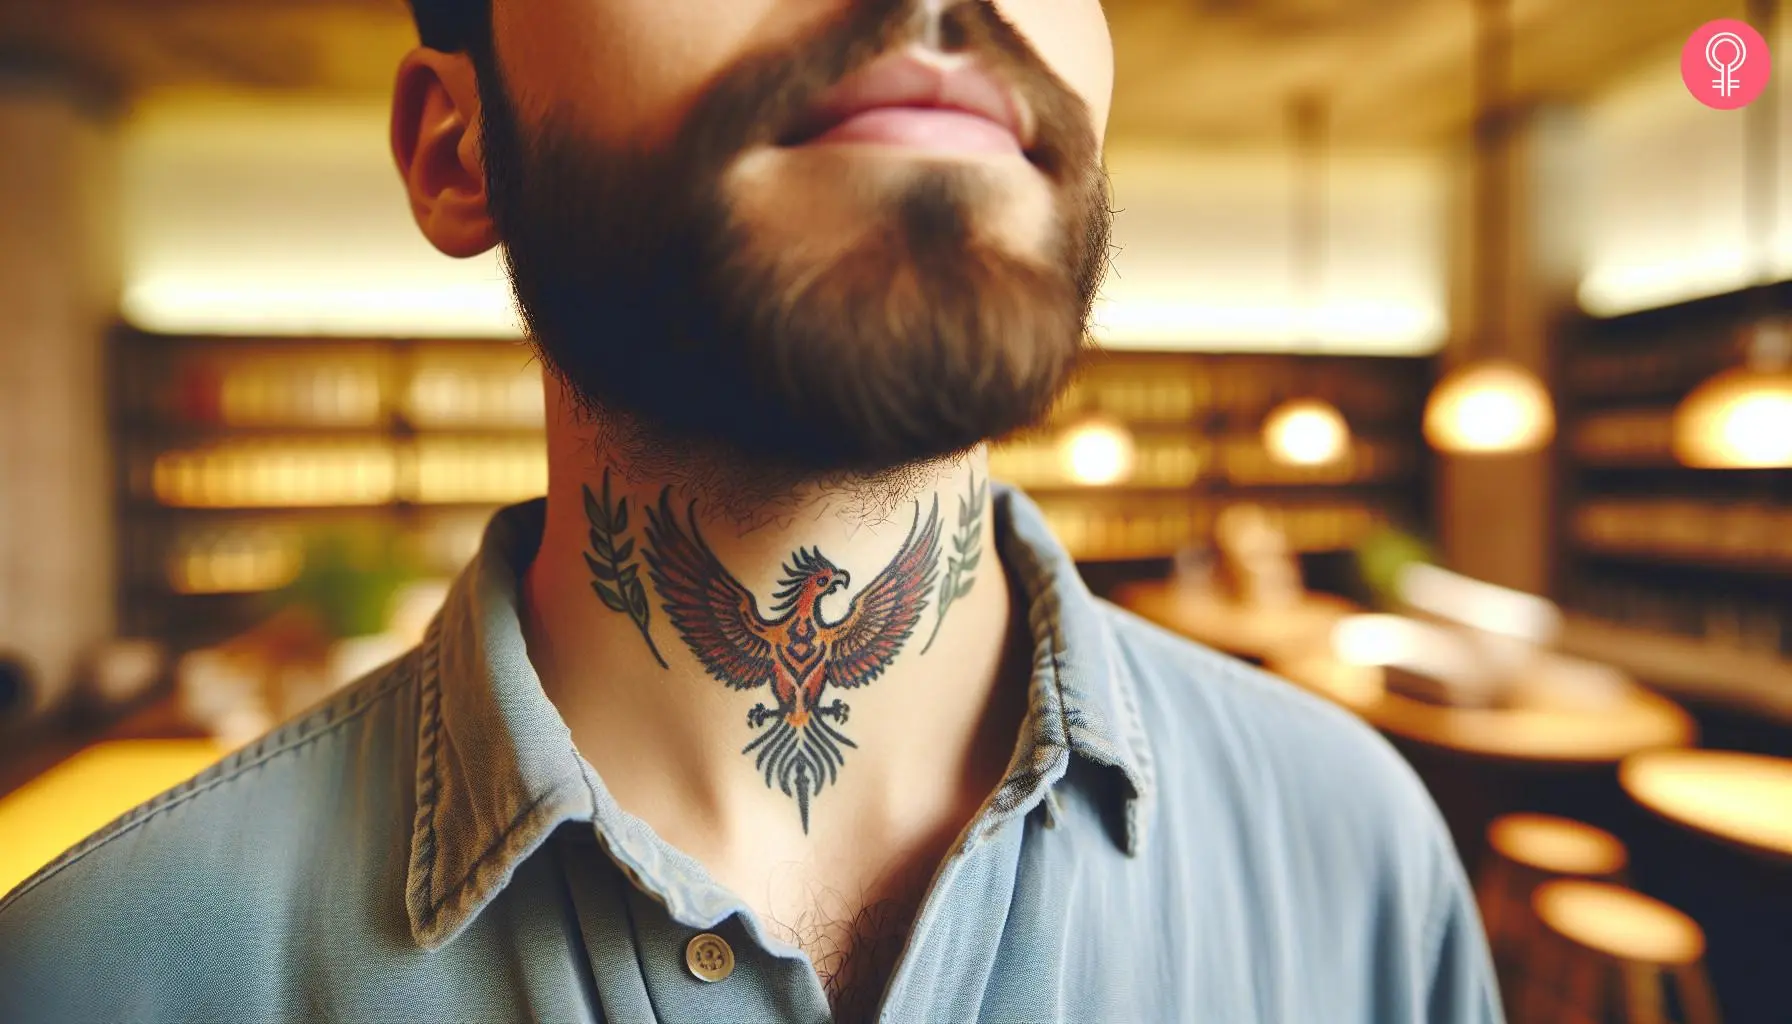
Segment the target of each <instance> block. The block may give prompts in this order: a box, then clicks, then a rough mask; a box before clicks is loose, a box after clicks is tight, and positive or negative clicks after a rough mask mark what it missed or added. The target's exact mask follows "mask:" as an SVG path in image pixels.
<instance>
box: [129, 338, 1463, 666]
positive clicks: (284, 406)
mask: <svg viewBox="0 0 1792 1024" xmlns="http://www.w3.org/2000/svg"><path fill="white" fill-rule="evenodd" d="M112 366H113V368H114V374H115V376H114V380H113V402H112V423H113V433H114V437H115V442H116V449H115V450H116V451H117V453H118V462H117V496H118V511H119V545H118V550H119V556H118V557H119V560H120V579H121V587H122V593H121V610H122V616H121V619H122V621H121V628H122V629H124V630H125V631H127V632H129V633H132V634H137V635H152V636H158V637H163V638H166V639H169V640H171V641H173V642H174V643H175V644H176V645H177V646H180V645H186V644H202V643H209V642H213V641H215V640H217V639H221V638H223V637H225V636H229V635H232V634H234V633H236V632H239V631H241V630H243V629H246V628H248V627H249V626H251V625H253V624H254V623H255V622H256V621H257V620H258V618H259V617H260V616H262V615H265V614H266V613H267V610H268V609H267V602H266V597H267V595H268V593H269V592H270V591H273V590H276V589H278V588H279V587H281V586H283V585H284V584H285V583H287V582H288V581H289V580H291V579H292V578H293V576H294V575H295V574H296V573H297V572H299V570H300V568H301V566H303V565H304V564H305V562H306V555H307V550H308V547H310V546H311V545H314V544H316V543H317V542H318V538H319V537H327V536H337V537H340V536H344V535H347V536H354V537H359V538H362V539H363V540H364V541H366V542H367V543H368V544H369V545H371V546H372V547H373V548H376V549H379V550H382V551H385V552H388V553H390V555H391V557H392V559H393V560H394V561H402V562H403V563H404V564H405V565H407V566H409V567H411V568H412V569H413V570H414V571H418V572H425V573H431V574H439V575H443V576H446V575H450V574H452V573H453V572H455V571H456V570H457V569H458V568H459V567H460V566H461V565H462V564H464V562H465V560H466V559H467V558H468V557H470V556H471V554H472V553H473V551H474V550H475V548H476V546H477V543H478V540H479V536H480V533H481V530H482V529H483V527H484V524H485V522H486V520H487V518H488V517H489V516H490V514H491V512H492V511H493V510H494V509H495V508H496V507H498V506H500V505H502V504H505V503H508V502H512V501H518V500H523V499H526V498H529V497H533V496H535V495H538V494H540V493H542V492H543V491H544V490H545V486H546V475H547V467H546V456H545V447H544V444H543V438H542V408H541V392H540V384H539V377H538V374H537V373H536V372H535V371H534V369H533V366H532V359H531V354H530V352H529V350H528V349H527V348H526V347H524V346H522V345H519V344H517V343H515V342H496V341H494V342H478V341H465V342H433V341H432V342H412V341H404V340H394V339H343V340H334V339H331V340H304V339H294V340H286V339H281V340H268V339H254V338H205V339H189V338H172V337H161V336H153V335H146V334H142V333H138V332H135V331H128V330H121V331H120V332H119V333H118V334H117V336H116V338H115V343H114V358H113V360H112ZM1428 381H1429V367H1428V365H1427V363H1426V362H1425V361H1423V360H1413V359H1361V358H1323V359H1320V358H1296V357H1268V356H1225V355H1199V356H1196V355H1183V354H1174V355H1170V354H1165V355H1156V354H1152V355H1142V354H1109V355H1104V356H1102V357H1100V358H1098V359H1096V360H1095V361H1094V362H1093V363H1092V365H1091V366H1090V367H1089V368H1088V369H1087V371H1086V373H1085V374H1084V376H1083V377H1082V378H1081V379H1080V381H1079V382H1078V384H1077V385H1076V386H1075V388H1074V389H1073V390H1072V391H1071V392H1070V393H1069V395H1068V396H1067V397H1066V399H1065V400H1064V402H1063V403H1062V404H1061V406H1060V408H1059V409H1058V410H1057V412H1056V414H1055V416H1054V418H1053V420H1052V422H1051V423H1050V424H1048V425H1046V426H1045V427H1043V428H1042V429H1040V430H1038V431H1036V432H1034V433H1032V434H1031V435H1029V436H1025V437H1020V438H1016V439H1013V440H1012V441H1010V442H1008V443H1006V444H1003V445H1001V446H999V447H998V448H997V450H996V452H995V454H994V456H993V462H994V472H995V475H996V476H997V477H998V478H999V479H1004V480H1008V481H1010V482H1013V483H1015V484H1018V485H1020V486H1022V487H1025V488H1026V489H1028V490H1029V492H1031V493H1032V494H1033V495H1034V496H1035V498H1036V499H1037V500H1038V501H1039V503H1040V505H1041V506H1042V507H1043V508H1044V509H1045V511H1046V513H1047V515H1048V516H1050V517H1051V519H1052V521H1053V523H1054V525H1055V526H1056V528H1057V530H1058V532H1059V536H1060V537H1062V538H1063V539H1064V541H1065V542H1066V543H1067V545H1068V546H1069V547H1070V548H1071V550H1072V551H1073V552H1074V553H1075V554H1076V555H1077V556H1078V557H1079V558H1080V559H1083V560H1086V561H1088V562H1091V563H1097V562H1108V563H1112V562H1120V561H1137V560H1161V559H1165V558H1168V557H1169V556H1171V555H1172V554H1174V553H1175V552H1176V551H1177V550H1178V549H1180V548H1181V547H1183V546H1185V545H1187V544H1189V543H1191V542H1198V541H1200V540H1202V539H1203V538H1205V537H1206V536H1207V534H1208V533H1209V531H1210V530H1211V526H1212V522H1213V519H1214V517H1215V516H1216V515H1217V514H1218V513H1219V511H1220V510H1222V509H1224V508H1225V507H1226V506H1228V505H1231V504H1235V503H1239V502H1246V501H1248V502H1254V503H1257V504H1260V505H1263V506H1264V507H1266V508H1268V509H1270V510H1271V512H1272V514H1273V515H1274V516H1276V517H1277V518H1278V519H1280V520H1281V521H1282V523H1283V524H1284V526H1285V527H1286V528H1287V530H1288V532H1289V534H1290V538H1291V540H1292V542H1293V543H1294V545H1295V546H1296V547H1297V548H1299V549H1301V550H1303V551H1310V552H1322V551H1334V550H1341V549H1343V548H1346V547H1348V546H1350V545H1352V544H1354V543H1355V542H1356V541H1357V540H1358V539H1360V537H1361V536H1362V535H1363V534H1364V533H1365V532H1366V531H1368V530H1370V529H1373V528H1374V527H1375V526H1376V525H1377V524H1379V523H1384V522H1390V521H1392V522H1400V523H1403V524H1414V523H1423V522H1424V521H1425V506H1424V499H1425V496H1426V493H1427V491H1428V487H1427V486H1426V484H1425V480H1426V478H1427V475H1428V474H1427V461H1426V457H1425V451H1424V448H1423V445H1422V443H1421V442H1420V441H1419V433H1418V421H1419V415H1420V408H1419V403H1420V402H1421V401H1422V399H1423V395H1424V393H1425V387H1426V384H1427V383H1428ZM1297 395H1316V396H1318V397H1323V398H1326V399H1328V400H1330V401H1331V402H1333V403H1334V404H1335V405H1337V406H1338V407H1339V408H1340V409H1341V410H1342V411H1343V412H1344V414H1345V415H1346V417H1347V418H1348V419H1349V421H1350V424H1351V427H1352V430H1353V432H1354V436H1355V443H1354V448H1353V451H1352V452H1351V454H1350V456H1349V457H1348V458H1347V459H1345V460H1343V461H1342V462H1341V463H1339V464H1338V465H1336V466H1332V467H1327V468H1320V469H1290V468H1286V467H1282V466H1279V465H1277V464H1276V463H1275V462H1274V461H1272V460H1271V459H1270V458H1269V456H1268V454H1267V453H1266V452H1265V451H1264V449H1263V446H1262V443H1261V441H1260V440H1259V433H1260V430H1261V424H1262V421H1263V419H1264V417H1265V415H1266V414H1267V413H1268V412H1269V411H1270V409H1272V408H1273V407H1274V406H1275V405H1277V404H1279V403H1280V402H1281V401H1282V400H1284V399H1286V398H1289V397H1294V396H1297ZM1092 412H1099V413H1101V414H1103V415H1104V416H1106V417H1109V418H1111V419H1113V420H1117V421H1119V422H1122V423H1124V424H1126V425H1127V427H1128V428H1129V430H1131V431H1132V432H1133V433H1134V434H1135V436H1136V437H1137V439H1138V447H1139V461H1138V469H1137V472H1136V473H1135V475H1134V476H1133V477H1132V478H1131V479H1130V480H1128V481H1127V482H1126V483H1125V484H1124V485H1122V486H1115V487H1082V486H1077V485H1075V484H1072V483H1070V482H1069V481H1068V480H1067V479H1066V478H1065V476H1064V474H1063V472H1062V470H1061V468H1060V465H1059V459H1058V454H1057V448H1056V438H1057V436H1058V432H1059V431H1060V430H1061V429H1063V428H1064V427H1065V426H1067V425H1068V424H1071V423H1074V422H1076V421H1077V420H1078V419H1079V418H1081V417H1084V416H1086V415H1088V414H1090V413H1092Z"/></svg>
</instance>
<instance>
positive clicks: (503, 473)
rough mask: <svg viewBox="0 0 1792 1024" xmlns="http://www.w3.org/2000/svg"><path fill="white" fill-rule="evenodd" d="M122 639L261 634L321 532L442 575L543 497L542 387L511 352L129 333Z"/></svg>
mask: <svg viewBox="0 0 1792 1024" xmlns="http://www.w3.org/2000/svg"><path fill="white" fill-rule="evenodd" d="M111 365H112V368H113V369H112V373H113V378H112V387H111V394H112V410H111V415H112V431H113V436H114V439H115V449H114V450H115V451H116V452H117V453H118V460H117V488H118V508H119V529H120V545H119V559H120V562H119V569H120V573H119V578H120V585H121V590H122V593H121V602H120V612H121V614H120V618H121V622H120V626H121V628H123V629H124V630H126V631H127V632H129V633H131V634H134V635H149V636H157V637H162V638H165V639H168V640H170V641H172V642H173V643H175V644H176V645H177V646H186V645H189V644H205V643H212V642H216V641H217V640H219V639H221V638H223V637H225V636H230V635H233V634H234V633H236V632H238V631H241V630H243V629H247V628H249V627H250V626H253V625H254V624H255V622H256V621H257V619H258V618H259V617H261V616H263V615H265V614H267V611H268V608H267V597H268V595H270V594H271V593H273V592H277V591H279V590H280V589H281V588H283V587H286V586H287V585H289V584H291V583H293V581H294V580H295V579H296V578H297V577H298V576H299V574H300V572H301V570H302V569H303V567H304V565H305V560H306V554H307V550H308V549H310V548H314V547H315V546H316V545H317V544H318V543H319V542H320V541H319V538H343V537H348V538H354V539H356V541H357V542H358V546H359V547H360V548H362V549H364V550H370V551H373V552H375V553H376V554H375V556H374V558H375V560H376V561H379V562H381V563H383V564H384V565H385V566H386V567H387V568H390V567H391V566H394V565H402V566H404V567H405V570H406V571H408V572H410V573H413V574H415V575H420V576H449V575H452V574H453V573H455V572H456V571H458V569H459V568H460V566H461V565H463V564H465V562H466V560H467V559H468V558H470V557H471V556H472V554H473V552H474V550H475V549H476V548H477V545H478V542H479V537H480V535H481V532H482V530H483V528H484V525H485V522H486V519H487V518H488V517H489V516H490V514H491V512H492V511H493V510H494V509H496V508H497V507H499V506H501V505H503V504H506V503H509V502H514V501H520V500H524V499H527V498H530V497H534V496H537V495H540V494H542V493H544V492H545V491H546V488H547V455H546V449H545V445H544V442H543V414H544V413H543V406H542V394H541V380H540V375H539V373H538V372H536V369H535V366H534V364H533V355H532V353H531V352H530V351H529V349H528V348H527V347H526V346H523V345H521V344H519V343H517V342H514V341H489V342H486V341H436V340H431V341H426V342H424V341H415V342H414V341H405V340H399V339H328V340H303V339H290V340H289V339H255V338H178V337H167V336H159V335H151V334H145V333H141V332H138V331H135V330H130V329H120V330H119V331H118V332H116V333H115V335H114V339H113V359H112V362H111Z"/></svg>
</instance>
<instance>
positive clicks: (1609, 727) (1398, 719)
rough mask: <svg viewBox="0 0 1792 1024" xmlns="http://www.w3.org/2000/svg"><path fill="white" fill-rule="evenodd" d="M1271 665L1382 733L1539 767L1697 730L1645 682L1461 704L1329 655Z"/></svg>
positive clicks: (1595, 760) (1613, 757)
mask: <svg viewBox="0 0 1792 1024" xmlns="http://www.w3.org/2000/svg"><path fill="white" fill-rule="evenodd" d="M1269 667H1270V670H1271V671H1273V672H1275V673H1276V674H1278V675H1281V676H1283V677H1285V678H1287V679H1290V680H1292V681H1294V682H1295V683H1298V684H1300V685H1301V686H1303V687H1305V688H1307V689H1309V690H1312V691H1313V692H1315V693H1318V694H1320V695H1322V696H1325V697H1329V698H1330V699H1332V700H1334V701H1336V702H1338V703H1339V704H1342V705H1343V706H1345V707H1346V708H1349V709H1350V710H1351V711H1354V712H1356V714H1358V715H1359V716H1361V717H1362V719H1363V720H1364V721H1366V722H1368V723H1369V724H1370V725H1373V726H1374V727H1375V728H1377V729H1379V730H1381V731H1382V732H1385V733H1388V734H1390V735H1392V736H1396V737H1399V738H1400V739H1403V740H1407V741H1409V742H1412V743H1416V744H1420V745H1422V746H1426V747H1430V748H1434V749H1437V750H1443V751H1448V752H1450V753H1454V754H1465V755H1469V756H1472V757H1479V758H1490V759H1495V760H1502V761H1516V762H1527V763H1539V764H1561V765H1594V764H1616V763H1617V762H1619V761H1621V760H1623V759H1624V758H1625V757H1628V756H1629V755H1631V754H1634V753H1637V752H1638V751H1644V750H1653V749H1656V748H1661V747H1683V746H1685V745H1686V744H1688V743H1690V742H1692V740H1693V738H1694V736H1695V735H1696V729H1695V727H1694V725H1693V721H1692V718H1691V716H1689V715H1688V714H1687V713H1686V712H1685V711H1684V710H1682V709H1681V708H1680V706H1679V705H1677V704H1675V703H1674V702H1673V701H1671V700H1668V699H1667V698H1666V697H1662V696H1660V695H1658V694H1655V693H1652V692H1650V691H1648V690H1646V689H1643V688H1642V687H1640V686H1634V685H1632V686H1627V687H1625V688H1624V690H1623V692H1622V693H1620V694H1618V695H1617V696H1616V697H1615V698H1614V699H1613V700H1612V701H1611V702H1610V703H1605V702H1601V703H1598V704H1583V703H1574V702H1566V701H1564V702H1552V701H1551V700H1550V699H1549V697H1548V696H1547V691H1546V690H1543V689H1537V690H1535V691H1532V693H1533V694H1534V696H1532V697H1530V698H1529V703H1520V704H1518V705H1517V706H1513V707H1499V708H1462V707H1449V706H1446V705H1441V704H1431V703H1427V702H1425V701H1420V700H1414V699H1412V698H1410V697H1406V696H1402V695H1401V694H1399V693H1390V692H1388V690H1387V689H1386V687H1385V686H1384V685H1383V682H1382V671H1381V669H1380V668H1376V667H1373V666H1365V665H1347V664H1345V663H1343V662H1341V661H1339V660H1337V659H1336V658H1333V657H1331V656H1330V655H1329V654H1324V653H1306V654H1300V655H1293V656H1289V657H1284V658H1280V659H1276V660H1273V661H1272V662H1271V663H1270V666H1269Z"/></svg>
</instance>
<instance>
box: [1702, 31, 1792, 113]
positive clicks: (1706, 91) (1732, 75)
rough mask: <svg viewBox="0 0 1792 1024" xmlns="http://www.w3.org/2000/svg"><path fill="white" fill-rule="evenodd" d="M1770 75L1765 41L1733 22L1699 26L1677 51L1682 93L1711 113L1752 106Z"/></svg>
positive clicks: (1770, 58) (1770, 59) (1771, 63)
mask: <svg viewBox="0 0 1792 1024" xmlns="http://www.w3.org/2000/svg"><path fill="white" fill-rule="evenodd" d="M1772 75H1773V57H1772V55H1771V54H1769V53H1768V52H1767V40H1765V39H1762V38H1761V33H1759V32H1757V31H1755V30H1754V28H1753V27H1752V26H1750V25H1749V24H1748V23H1747V22H1743V21H1736V20H1735V19H1733V18H1719V19H1718V20H1716V21H1708V22H1706V23H1705V24H1703V25H1700V26H1699V28H1698V31H1696V32H1694V33H1693V34H1692V38H1690V39H1688V40H1687V41H1686V46H1685V47H1684V48H1682V49H1681V51H1680V79H1681V80H1682V81H1684V82H1685V83H1686V90H1687V91H1688V92H1690V93H1692V95H1693V98H1694V99H1696V100H1698V101H1699V102H1700V103H1703V104H1705V105H1706V106H1707V107H1711V108H1713V109H1715V110H1736V109H1738V108H1740V107H1746V106H1748V105H1749V104H1750V103H1753V102H1754V100H1755V97H1757V96H1759V95H1761V90H1762V89H1764V88H1766V87H1767V80H1768V79H1769V78H1770V77H1772Z"/></svg>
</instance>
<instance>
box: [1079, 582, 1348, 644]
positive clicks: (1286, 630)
mask: <svg viewBox="0 0 1792 1024" xmlns="http://www.w3.org/2000/svg"><path fill="white" fill-rule="evenodd" d="M1114 599H1115V601H1116V602H1118V603H1119V604H1120V605H1121V606H1122V607H1124V608H1126V609H1128V610H1130V611H1133V612H1136V613H1137V614H1139V615H1141V616H1143V617H1144V618H1146V619H1149V620H1151V621H1152V622H1155V623H1157V624H1158V625H1160V626H1162V627H1164V628H1165V629H1168V630H1170V631H1171V632H1174V633H1180V634H1182V635H1183V636H1186V637H1188V638H1189V639H1191V640H1194V641H1196V642H1197V643H1202V644H1206V645H1207V646H1209V647H1212V648H1214V649H1216V650H1221V651H1225V652H1226V653H1228V654H1233V655H1237V656H1238V657H1241V658H1249V659H1251V660H1253V661H1258V662H1264V661H1268V660H1270V659H1271V658H1273V657H1274V656H1275V655H1276V654H1277V652H1279V651H1282V650H1286V649H1291V648H1292V649H1296V650H1298V649H1303V648H1306V647H1310V646H1314V645H1317V644H1323V643H1324V642H1325V640H1326V638H1327V637H1329V636H1330V635H1331V631H1332V628H1333V627H1334V626H1336V625H1337V624H1338V623H1339V622H1341V621H1343V620H1344V619H1345V618H1347V617H1349V616H1350V615H1352V614H1354V613H1355V612H1356V611H1357V608H1356V606H1354V605H1352V604H1351V603H1350V602H1348V601H1345V600H1343V599H1341V598H1336V597H1331V596H1329V595H1325V594H1307V595H1304V596H1303V597H1302V599H1301V601H1300V602H1299V603H1298V604H1294V605H1290V606H1288V607H1286V608H1277V607H1271V608H1257V607H1252V606H1249V605H1241V604H1238V603H1237V602H1235V601H1232V600H1230V599H1228V598H1227V597H1226V596H1225V595H1223V594H1220V593H1218V592H1217V591H1213V590H1209V589H1207V588H1205V587H1199V586H1190V585H1187V584H1179V583H1177V582H1175V581H1173V580H1149V581H1143V582H1138V583H1129V584H1126V585H1125V586H1122V587H1119V588H1117V589H1116V590H1115V592H1114Z"/></svg>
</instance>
